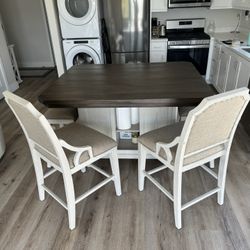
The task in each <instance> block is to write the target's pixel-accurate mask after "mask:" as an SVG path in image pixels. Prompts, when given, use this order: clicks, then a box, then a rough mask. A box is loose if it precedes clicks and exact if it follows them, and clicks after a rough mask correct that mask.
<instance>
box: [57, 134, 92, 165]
mask: <svg viewBox="0 0 250 250" xmlns="http://www.w3.org/2000/svg"><path fill="white" fill-rule="evenodd" d="M59 142H60V144H61V146H62V147H64V148H66V149H68V150H70V151H72V152H75V155H74V165H75V166H78V165H80V157H81V155H82V154H83V153H84V152H86V151H87V152H88V154H89V157H90V158H93V151H92V147H91V146H85V147H74V146H72V145H70V144H68V143H67V142H66V141H64V140H62V139H60V140H59Z"/></svg>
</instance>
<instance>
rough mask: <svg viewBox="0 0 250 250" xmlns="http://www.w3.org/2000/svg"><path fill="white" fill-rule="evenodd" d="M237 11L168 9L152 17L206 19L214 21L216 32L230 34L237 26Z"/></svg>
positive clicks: (162, 18) (163, 18)
mask: <svg viewBox="0 0 250 250" xmlns="http://www.w3.org/2000/svg"><path fill="white" fill-rule="evenodd" d="M239 12H240V11H239V10H232V9H229V10H210V9H206V8H192V9H191V8H190V9H169V10H168V12H166V13H154V14H155V15H153V17H154V16H155V17H158V18H160V19H161V20H166V19H180V18H181V19H185V18H206V19H207V20H208V22H207V23H209V21H215V26H216V27H215V28H216V29H215V31H216V32H230V31H232V30H233V29H235V27H236V25H237V21H238V19H237V14H238V13H239Z"/></svg>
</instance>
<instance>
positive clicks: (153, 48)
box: [149, 39, 168, 63]
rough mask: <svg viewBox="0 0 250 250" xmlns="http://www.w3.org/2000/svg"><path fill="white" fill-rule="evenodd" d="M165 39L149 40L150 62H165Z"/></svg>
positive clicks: (166, 42)
mask: <svg viewBox="0 0 250 250" xmlns="http://www.w3.org/2000/svg"><path fill="white" fill-rule="evenodd" d="M167 44H168V41H167V39H158V40H151V42H150V54H149V62H150V63H165V62H167Z"/></svg>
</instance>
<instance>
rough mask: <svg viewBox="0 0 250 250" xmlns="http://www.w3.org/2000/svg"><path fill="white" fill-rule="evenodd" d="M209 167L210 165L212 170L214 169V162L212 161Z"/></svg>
mask: <svg viewBox="0 0 250 250" xmlns="http://www.w3.org/2000/svg"><path fill="white" fill-rule="evenodd" d="M209 165H210V168H214V160H213V161H210V163H209Z"/></svg>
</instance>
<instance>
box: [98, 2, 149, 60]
mask: <svg viewBox="0 0 250 250" xmlns="http://www.w3.org/2000/svg"><path fill="white" fill-rule="evenodd" d="M103 10H104V19H105V22H106V26H107V32H108V37H109V44H110V51H111V58H112V63H114V64H117V63H142V62H148V50H149V0H103Z"/></svg>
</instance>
